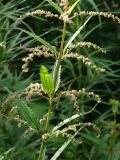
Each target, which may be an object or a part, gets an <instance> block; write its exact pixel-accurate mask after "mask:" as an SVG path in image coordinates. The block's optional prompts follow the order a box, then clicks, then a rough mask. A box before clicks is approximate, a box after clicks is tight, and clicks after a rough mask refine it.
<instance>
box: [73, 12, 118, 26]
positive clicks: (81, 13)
mask: <svg viewBox="0 0 120 160" xmlns="http://www.w3.org/2000/svg"><path fill="white" fill-rule="evenodd" d="M82 15H84V16H87V15H88V16H102V17H105V18H111V19H112V20H113V21H116V22H117V23H120V18H119V17H117V16H115V15H113V14H111V13H105V12H94V11H81V12H79V13H74V16H73V17H71V18H70V19H73V18H75V17H76V16H82Z"/></svg>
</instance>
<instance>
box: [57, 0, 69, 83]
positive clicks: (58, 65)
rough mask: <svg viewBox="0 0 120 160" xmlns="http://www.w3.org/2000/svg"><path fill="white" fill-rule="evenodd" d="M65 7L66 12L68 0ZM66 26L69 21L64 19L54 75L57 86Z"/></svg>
mask: <svg viewBox="0 0 120 160" xmlns="http://www.w3.org/2000/svg"><path fill="white" fill-rule="evenodd" d="M65 8H66V11H65V12H67V9H68V0H66V7H65ZM66 27H67V22H66V21H64V25H63V32H62V39H61V44H60V52H59V55H58V60H57V61H56V68H55V76H54V84H55V86H56V83H57V78H58V74H59V67H60V63H61V58H62V54H63V49H64V42H65V32H66Z"/></svg>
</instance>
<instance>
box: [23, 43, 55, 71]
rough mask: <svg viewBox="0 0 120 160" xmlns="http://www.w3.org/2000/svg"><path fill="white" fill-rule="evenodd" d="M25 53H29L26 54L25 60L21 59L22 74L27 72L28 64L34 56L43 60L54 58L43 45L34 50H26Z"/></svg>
mask: <svg viewBox="0 0 120 160" xmlns="http://www.w3.org/2000/svg"><path fill="white" fill-rule="evenodd" d="M26 51H29V52H31V53H30V54H28V56H27V57H26V58H23V59H22V61H23V62H24V64H23V65H22V69H23V71H24V72H28V70H29V68H28V66H29V62H31V61H33V58H34V57H35V56H38V57H41V56H43V57H45V58H50V57H52V58H53V57H54V55H53V54H52V53H51V52H50V50H49V48H47V47H45V46H44V45H41V46H38V47H35V48H26Z"/></svg>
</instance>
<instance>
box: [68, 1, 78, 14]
mask: <svg viewBox="0 0 120 160" xmlns="http://www.w3.org/2000/svg"><path fill="white" fill-rule="evenodd" d="M79 2H80V0H77V1H76V2H75V3H74V4H73V5H72V6H71V7H70V8H69V10H68V11H67V13H68V14H70V13H71V12H72V11H73V9H74V8H75V6H76V5H77V4H78V3H79Z"/></svg>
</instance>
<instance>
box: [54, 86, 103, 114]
mask: <svg viewBox="0 0 120 160" xmlns="http://www.w3.org/2000/svg"><path fill="white" fill-rule="evenodd" d="M80 95H85V96H87V97H91V96H92V97H94V98H95V99H96V100H97V102H98V103H100V102H101V98H100V96H99V95H97V94H95V93H94V92H88V91H87V90H86V89H85V88H82V89H81V90H78V91H77V90H70V91H69V90H67V91H62V92H60V93H58V94H57V97H56V98H55V101H56V102H59V101H60V99H61V97H68V98H69V99H70V100H71V101H72V102H73V107H74V108H75V109H76V111H77V113H78V114H79V102H78V98H79V97H80Z"/></svg>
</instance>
